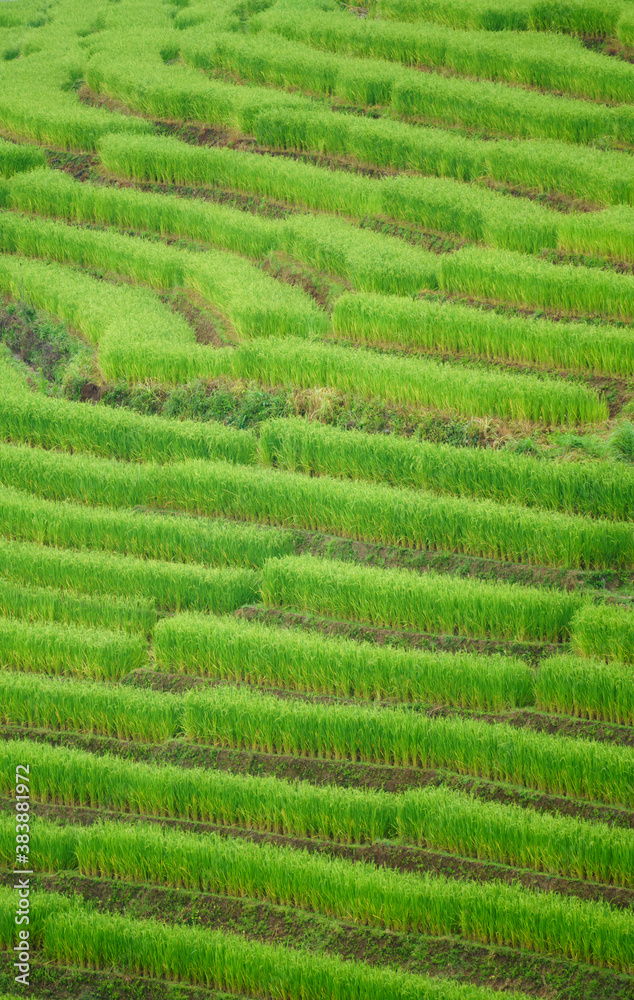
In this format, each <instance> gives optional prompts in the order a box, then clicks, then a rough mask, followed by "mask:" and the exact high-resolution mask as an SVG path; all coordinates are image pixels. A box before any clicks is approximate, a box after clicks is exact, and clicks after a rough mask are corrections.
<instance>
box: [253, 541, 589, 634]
mask: <svg viewBox="0 0 634 1000" xmlns="http://www.w3.org/2000/svg"><path fill="white" fill-rule="evenodd" d="M262 595H263V597H264V600H265V602H266V604H269V605H281V604H284V605H290V606H291V607H298V608H304V609H310V610H311V611H317V612H319V613H322V614H327V615H330V616H331V617H334V618H344V619H353V620H356V621H369V622H372V623H373V624H374V625H382V626H388V627H394V628H407V629H415V630H417V631H419V632H446V633H449V634H450V635H453V634H461V635H498V636H508V637H512V638H514V639H534V640H535V639H542V640H548V641H551V642H561V641H565V640H567V639H568V638H569V636H570V630H571V621H572V619H573V617H574V615H575V612H576V611H577V610H578V609H579V608H580V607H582V605H583V604H584V603H585V600H586V599H585V598H583V597H581V596H579V595H578V594H575V593H562V592H554V591H546V590H540V589H538V588H531V587H524V586H519V585H518V584H507V583H501V582H495V583H483V582H481V581H476V580H469V579H462V578H457V577H451V576H443V575H441V574H438V573H432V572H430V573H425V574H424V575H421V576H418V575H415V574H414V573H411V572H409V571H407V570H392V569H375V568H374V567H367V566H354V565H350V564H346V563H338V562H334V561H332V560H328V559H317V558H314V557H312V556H286V557H283V558H281V559H269V560H268V561H267V562H266V563H265V564H264V569H263V572H262Z"/></svg>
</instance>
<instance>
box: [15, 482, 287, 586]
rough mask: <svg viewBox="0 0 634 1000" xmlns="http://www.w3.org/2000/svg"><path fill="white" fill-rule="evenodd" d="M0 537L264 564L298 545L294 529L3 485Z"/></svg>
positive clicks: (219, 562) (215, 563)
mask: <svg viewBox="0 0 634 1000" xmlns="http://www.w3.org/2000/svg"><path fill="white" fill-rule="evenodd" d="M0 535H4V536H5V537H6V538H13V539H20V540H22V541H28V542H39V543H40V544H44V545H54V546H59V547H61V548H72V549H95V550H102V551H104V552H118V553H120V554H121V555H128V556H138V557H139V558H142V559H148V558H149V559H164V560H167V561H169V562H177V563H178V562H184V563H205V564H207V565H210V566H223V565H228V566H232V565H233V566H250V567H257V566H261V565H262V563H263V562H264V561H265V559H268V558H269V556H276V555H277V556H279V555H288V554H290V553H291V552H293V550H294V549H295V547H296V539H295V536H294V534H293V533H292V532H290V531H286V530H284V529H281V528H266V527H260V526H259V525H251V524H243V523H236V522H234V521H225V520H222V519H220V518H217V519H213V520H211V519H209V518H204V519H203V518H193V517H178V518H175V517H171V516H164V515H161V514H158V513H157V514H155V513H152V512H149V513H144V512H142V511H136V510H109V509H108V508H107V507H100V508H97V509H91V508H90V507H86V505H85V504H75V503H72V502H70V501H68V500H63V501H61V502H57V501H53V500H44V499H41V498H40V497H36V496H33V495H31V494H29V493H26V492H22V491H20V490H14V489H12V488H11V487H5V486H0Z"/></svg>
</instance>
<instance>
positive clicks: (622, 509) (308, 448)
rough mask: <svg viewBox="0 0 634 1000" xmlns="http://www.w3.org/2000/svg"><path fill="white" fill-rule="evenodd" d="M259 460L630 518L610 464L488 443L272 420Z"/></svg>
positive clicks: (629, 493)
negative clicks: (459, 444)
mask: <svg viewBox="0 0 634 1000" xmlns="http://www.w3.org/2000/svg"><path fill="white" fill-rule="evenodd" d="M258 457H259V460H260V462H261V463H262V464H263V465H266V466H271V467H275V468H279V469H285V470H288V471H290V472H303V473H305V474H309V475H326V476H333V477H336V478H340V479H353V480H368V481H370V482H383V483H389V484H390V485H392V486H396V487H404V488H407V489H426V490H432V491H433V492H435V493H443V494H450V495H453V496H470V497H474V498H475V499H484V498H486V497H488V498H490V499H495V500H497V501H499V502H502V503H505V502H506V503H516V504H522V505H524V506H527V507H538V508H545V509H547V510H560V511H563V512H565V513H566V514H590V515H592V516H594V517H605V518H607V517H609V518H613V519H618V520H620V519H622V520H626V521H629V520H631V519H632V517H633V516H634V474H632V472H631V471H630V470H629V469H627V468H623V469H622V468H620V467H619V466H615V465H614V464H613V463H610V464H609V465H608V464H607V463H603V464H600V465H599V464H597V463H591V462H585V463H584V462H578V463H577V462H574V463H573V462H567V463H560V464H558V463H556V462H546V461H543V460H540V459H535V458H531V457H530V456H527V455H518V454H514V453H504V452H503V451H493V450H492V449H474V448H456V447H453V446H451V445H442V444H432V443H431V442H427V441H412V440H411V439H408V438H402V437H397V436H395V435H391V436H385V435H379V434H367V433H364V432H362V431H354V430H346V431H343V430H339V429H338V428H335V427H330V426H327V425H324V424H320V423H318V422H310V423H309V422H307V421H306V420H299V419H294V418H285V419H278V420H270V421H267V422H266V423H265V424H263V426H262V428H261V431H260V436H259V438H258Z"/></svg>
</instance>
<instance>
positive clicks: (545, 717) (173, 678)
mask: <svg viewBox="0 0 634 1000" xmlns="http://www.w3.org/2000/svg"><path fill="white" fill-rule="evenodd" d="M121 683H122V684H129V685H130V686H132V687H139V688H150V689H152V690H154V691H162V692H169V693H171V694H182V693H183V692H185V691H189V690H191V689H192V688H200V687H202V688H205V687H207V688H209V687H223V686H230V687H246V688H249V689H250V690H252V691H260V692H262V693H263V694H267V695H271V696H273V697H275V698H281V699H283V700H285V701H303V702H309V703H311V704H314V703H316V704H320V705H362V706H366V707H367V705H368V701H367V700H366V699H363V698H352V697H351V698H342V697H336V696H334V695H328V694H314V693H312V692H310V691H290V690H288V689H286V688H276V687H267V686H265V685H262V686H258V685H256V684H247V683H242V682H240V683H234V682H233V681H228V680H226V679H225V678H222V677H195V676H191V675H190V674H179V673H175V674H170V673H166V672H164V671H162V670H154V669H153V668H151V667H140V668H139V669H138V670H133V671H132V673H130V674H127V675H126V677H125V678H123V680H122V682H121ZM371 704H372V705H373V706H377V705H382V706H385V707H388V708H390V707H393V706H396V707H398V708H400V709H402V710H403V711H411V712H413V713H416V714H421V715H427V716H429V718H438V717H439V716H442V717H454V716H459V717H460V718H464V719H477V720H478V721H481V722H490V723H491V724H496V723H507V724H508V725H509V726H513V727H514V728H516V729H533V730H535V731H536V732H539V733H549V734H551V735H558V736H567V737H571V738H573V739H580V738H585V739H592V740H596V741H597V742H599V743H613V744H614V745H615V746H626V747H629V746H634V726H619V725H615V724H613V723H610V722H601V721H595V720H590V719H576V718H573V717H571V716H567V715H564V716H560V715H549V714H548V713H546V712H539V711H536V710H533V709H517V710H515V711H508V712H497V713H493V712H478V711H469V710H467V709H462V708H454V707H451V706H447V705H442V704H440V705H438V704H437V705H432V704H429V703H428V704H424V703H422V702H405V703H402V702H388V701H383V702H371Z"/></svg>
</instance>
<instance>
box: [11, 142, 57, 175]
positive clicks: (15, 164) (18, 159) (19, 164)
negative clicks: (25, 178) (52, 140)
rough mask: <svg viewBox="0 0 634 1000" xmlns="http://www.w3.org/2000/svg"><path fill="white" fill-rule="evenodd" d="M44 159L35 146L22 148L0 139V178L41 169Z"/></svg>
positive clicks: (40, 151)
mask: <svg viewBox="0 0 634 1000" xmlns="http://www.w3.org/2000/svg"><path fill="white" fill-rule="evenodd" d="M45 163H46V157H45V156H44V153H43V152H42V150H41V149H39V148H38V147H37V146H23V145H18V144H16V143H14V142H6V141H5V140H4V139H0V177H11V176H12V175H13V174H17V173H20V172H21V171H23V170H34V169H35V168H36V167H43V166H44V165H45Z"/></svg>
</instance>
